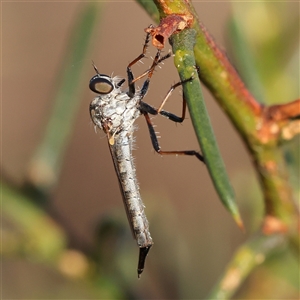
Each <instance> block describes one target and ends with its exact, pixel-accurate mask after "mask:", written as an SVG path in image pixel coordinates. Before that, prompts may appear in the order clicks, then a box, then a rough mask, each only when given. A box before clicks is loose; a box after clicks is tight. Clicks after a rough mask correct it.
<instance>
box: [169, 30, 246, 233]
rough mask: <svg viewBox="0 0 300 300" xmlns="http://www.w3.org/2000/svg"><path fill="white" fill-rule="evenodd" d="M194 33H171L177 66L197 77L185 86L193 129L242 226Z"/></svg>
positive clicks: (228, 205)
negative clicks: (199, 68)
mask: <svg viewBox="0 0 300 300" xmlns="http://www.w3.org/2000/svg"><path fill="white" fill-rule="evenodd" d="M195 36H196V31H195V30H194V29H186V30H184V31H182V32H181V33H179V34H175V35H173V36H172V46H173V52H174V53H175V58H174V61H175V66H176V68H177V69H178V72H179V75H180V78H181V80H184V79H187V78H189V77H191V76H193V77H194V78H195V79H194V80H193V81H191V82H189V83H187V84H185V85H184V86H183V91H184V95H185V98H186V101H187V104H188V107H189V112H190V115H191V119H192V123H193V126H194V130H195V133H196V136H197V139H198V142H199V145H200V147H201V149H202V153H203V155H204V158H205V161H206V165H207V168H208V171H209V173H210V176H211V178H212V181H213V183H214V186H215V189H216V191H217V193H218V194H219V196H220V199H221V201H222V202H223V204H224V205H225V207H226V208H227V209H228V211H229V212H230V213H231V215H232V216H233V218H234V220H235V221H236V223H237V224H238V226H239V227H240V228H243V222H242V219H241V217H240V214H239V211H238V208H237V205H236V203H235V196H234V191H233V189H232V187H231V185H230V182H229V179H228V176H227V173H226V170H225V167H224V163H223V160H222V158H221V155H220V153H219V149H218V146H217V143H216V140H215V136H214V133H213V130H212V127H211V124H210V120H209V116H208V113H207V110H206V107H205V103H204V99H203V95H202V91H201V85H200V81H199V78H198V76H197V71H196V68H195V66H196V62H195V57H194V50H193V48H194V44H195Z"/></svg>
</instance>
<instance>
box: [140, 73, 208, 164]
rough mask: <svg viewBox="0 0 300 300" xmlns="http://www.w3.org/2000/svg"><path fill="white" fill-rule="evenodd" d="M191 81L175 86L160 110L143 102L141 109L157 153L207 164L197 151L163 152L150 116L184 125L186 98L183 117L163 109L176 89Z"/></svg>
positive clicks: (189, 79)
mask: <svg viewBox="0 0 300 300" xmlns="http://www.w3.org/2000/svg"><path fill="white" fill-rule="evenodd" d="M191 80H193V77H191V78H188V79H186V80H184V81H181V82H178V83H176V84H174V85H173V86H172V87H171V88H170V90H169V91H168V93H167V95H166V97H165V98H164V100H163V102H162V104H161V105H160V107H159V108H158V109H156V108H154V107H152V106H151V105H149V104H147V103H145V102H141V106H140V109H141V112H142V113H143V115H144V117H145V119H146V122H147V125H148V129H149V133H150V138H151V142H152V146H153V148H154V150H155V151H156V152H157V153H159V154H161V155H190V156H196V157H197V158H198V159H199V160H200V161H202V162H203V163H205V161H204V157H203V156H202V155H201V154H200V153H199V152H197V151H195V150H181V151H163V150H161V148H160V145H159V143H158V138H157V135H156V133H155V130H154V127H153V124H152V122H151V119H150V116H149V114H151V115H157V114H161V115H163V116H165V117H167V118H168V119H170V120H171V121H173V122H178V123H182V122H183V120H184V118H185V113H186V101H185V99H184V97H183V105H182V114H181V117H179V116H176V115H175V114H172V113H170V112H167V111H165V110H163V109H162V108H163V106H164V105H165V104H166V102H167V100H168V98H169V97H170V95H171V93H172V92H173V91H174V89H175V88H176V87H178V86H180V85H183V84H184V83H186V82H189V81H191Z"/></svg>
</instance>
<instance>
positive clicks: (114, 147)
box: [108, 142, 136, 239]
mask: <svg viewBox="0 0 300 300" xmlns="http://www.w3.org/2000/svg"><path fill="white" fill-rule="evenodd" d="M108 145H109V150H110V154H111V157H112V159H113V163H114V167H115V171H116V174H117V177H118V182H119V187H120V191H121V194H122V198H123V203H124V207H125V211H126V215H127V219H128V222H129V225H130V229H131V233H132V235H133V237H134V239H136V235H135V232H134V227H133V220H132V215H131V213H130V211H129V206H128V197H127V195H126V193H125V189H124V182H123V180H122V175H121V172H120V163H119V160H118V158H117V155H118V153H117V152H118V149H117V147H118V145H116V144H113V145H111V144H110V142H109V143H108Z"/></svg>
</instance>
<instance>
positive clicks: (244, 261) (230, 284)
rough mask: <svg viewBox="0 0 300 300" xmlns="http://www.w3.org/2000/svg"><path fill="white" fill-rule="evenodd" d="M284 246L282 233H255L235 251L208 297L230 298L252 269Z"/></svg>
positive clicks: (223, 299) (214, 298)
mask: <svg viewBox="0 0 300 300" xmlns="http://www.w3.org/2000/svg"><path fill="white" fill-rule="evenodd" d="M284 246H286V242H285V238H284V236H283V235H272V236H263V235H257V236H255V237H253V238H252V239H250V240H249V241H247V242H246V243H245V244H244V245H242V246H241V247H239V249H238V250H237V251H236V253H235V254H234V257H233V259H232V261H231V262H230V263H229V265H228V266H227V268H226V271H225V273H224V275H223V276H222V278H221V279H220V280H219V282H218V283H217V284H216V286H215V287H214V289H213V291H212V292H211V294H210V295H209V298H208V299H212V300H218V299H220V300H221V299H222V300H225V299H230V298H231V296H232V295H234V293H235V292H236V291H237V289H238V288H239V287H240V285H241V284H242V283H243V281H244V280H245V278H246V277H247V276H248V275H249V274H250V273H251V272H252V271H253V269H255V268H256V267H257V266H259V265H261V264H262V263H263V262H264V261H265V260H266V258H267V257H269V256H270V255H271V254H272V253H275V252H278V251H279V249H280V248H283V247H284Z"/></svg>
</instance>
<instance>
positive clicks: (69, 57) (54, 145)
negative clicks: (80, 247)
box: [28, 3, 99, 192]
mask: <svg viewBox="0 0 300 300" xmlns="http://www.w3.org/2000/svg"><path fill="white" fill-rule="evenodd" d="M98 8H99V5H98V4H95V3H89V4H87V5H86V7H85V8H84V10H83V11H82V12H81V15H80V16H79V17H78V20H77V23H76V24H75V26H74V28H73V31H72V32H71V35H70V41H69V43H68V47H67V51H66V59H65V60H64V65H62V67H61V70H62V71H61V74H60V76H59V87H58V91H57V94H56V96H55V97H54V100H53V103H54V106H53V110H52V112H51V115H50V119H49V122H48V124H47V126H46V130H45V134H44V136H43V140H42V141H41V143H40V145H39V146H38V148H37V150H36V153H35V154H34V156H33V158H32V160H31V164H30V166H29V169H28V177H29V178H28V182H29V183H30V184H31V185H32V186H34V187H35V188H36V189H37V190H39V191H44V192H47V190H48V189H49V188H51V187H52V186H53V184H55V182H56V180H57V177H58V175H59V172H60V168H61V164H62V159H63V156H64V153H65V150H66V147H67V145H68V141H69V140H68V138H69V137H70V134H71V132H72V129H73V123H74V120H75V116H76V114H77V111H78V108H79V104H80V101H81V98H80V97H79V96H78V94H79V93H78V92H79V87H80V80H81V77H82V74H83V70H84V66H85V65H86V60H85V57H86V55H87V53H88V49H89V45H90V41H91V35H92V31H93V29H94V28H95V25H96V22H97V17H98V12H99V9H98ZM74 65H76V71H75V70H74V68H73V67H72V66H74Z"/></svg>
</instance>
